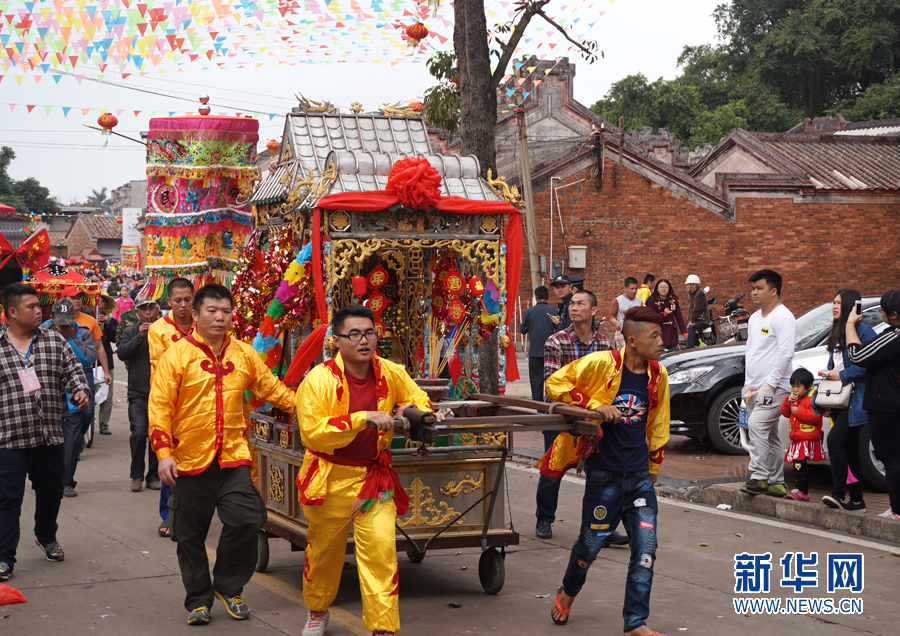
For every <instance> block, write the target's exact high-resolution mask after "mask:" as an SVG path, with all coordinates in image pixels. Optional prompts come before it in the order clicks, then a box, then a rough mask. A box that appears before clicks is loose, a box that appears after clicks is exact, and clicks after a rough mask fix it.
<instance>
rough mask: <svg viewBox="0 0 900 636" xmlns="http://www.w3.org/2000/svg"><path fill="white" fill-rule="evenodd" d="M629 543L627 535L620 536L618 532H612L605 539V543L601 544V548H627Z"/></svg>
mask: <svg viewBox="0 0 900 636" xmlns="http://www.w3.org/2000/svg"><path fill="white" fill-rule="evenodd" d="M629 543H630V540H629V538H628V535H627V534H620V533H618V532H613V533H612V534H611V535H609V536H608V537H606V541H604V542H603V547H604V548H608V547H609V546H611V545H614V546H616V547H621V546H627V545H628V544H629Z"/></svg>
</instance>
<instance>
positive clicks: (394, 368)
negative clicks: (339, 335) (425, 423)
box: [297, 354, 432, 504]
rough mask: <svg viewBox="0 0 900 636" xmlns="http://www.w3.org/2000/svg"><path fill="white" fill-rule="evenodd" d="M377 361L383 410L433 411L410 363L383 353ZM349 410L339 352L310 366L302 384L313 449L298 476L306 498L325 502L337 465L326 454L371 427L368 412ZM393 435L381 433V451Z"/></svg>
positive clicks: (301, 409) (302, 414)
mask: <svg viewBox="0 0 900 636" xmlns="http://www.w3.org/2000/svg"><path fill="white" fill-rule="evenodd" d="M372 365H373V366H374V367H375V396H376V398H377V400H378V410H379V411H384V412H385V413H388V414H391V415H392V414H393V412H394V409H395V408H397V407H398V406H410V405H413V406H415V407H416V408H418V409H420V410H422V411H431V410H432V407H431V400H429V399H428V395H426V393H425V392H424V391H423V390H422V389H420V388H419V387H418V385H417V384H416V383H415V382H413V380H412V378H410V377H409V374H408V373H407V372H406V369H405V368H403V367H402V366H401V365H399V364H395V363H393V362H390V361H389V360H384V359H382V358H379V357H378V356H375V357H374V358H373V359H372ZM349 410H350V391H349V389H348V387H347V379H346V378H345V377H344V361H343V360H342V359H341V356H340V354H338V355H337V357H335V358H334V359H332V360H327V361H325V362H323V363H322V364H320V365H318V366H317V367H315V368H314V369H313V370H312V371H310V372H309V374H308V375H307V376H306V379H305V380H303V383H302V384H301V385H300V387H299V388H298V389H297V422H298V425H299V428H300V438H301V439H302V440H303V443H304V444H305V445H306V447H307V449H309V450H311V451H313V452H312V453H306V456H305V457H304V458H303V467H302V468H301V469H300V474H299V475H298V477H297V487H298V489H299V491H300V492H299V494H300V500H301V501H302V502H303V503H307V504H320V503H322V501H324V499H325V495H326V494H327V492H328V476H329V473H330V472H331V467H332V466H333V465H334V464H333V463H332V462H330V461H328V460H327V459H326V458H324V457H322V455H321V454H327V455H330V454H332V453H333V452H334V451H335V450H336V449H338V448H343V447H345V446H348V445H349V444H350V443H351V442H352V441H353V440H354V438H355V437H356V434H357V433H359V432H360V431H362V430H364V429H365V428H366V426H367V424H366V414H365V413H364V412H362V411H360V412H357V413H349ZM393 439H394V431H393V430H391V431H387V432H379V434H378V453H379V454H380V453H381V452H382V451H383V450H385V449H387V448H388V447H390V445H391V440H393ZM375 459H376V458H375V457H373V458H372V461H373V462H374V461H375Z"/></svg>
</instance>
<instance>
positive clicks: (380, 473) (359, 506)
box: [306, 449, 409, 516]
mask: <svg viewBox="0 0 900 636" xmlns="http://www.w3.org/2000/svg"><path fill="white" fill-rule="evenodd" d="M306 452H307V453H312V455H313V456H314V457H318V458H320V459H324V460H325V461H329V462H333V463H335V464H338V465H340V466H365V467H366V479H365V481H364V482H363V486H362V489H361V490H360V491H359V496H358V497H357V499H356V503H354V504H353V510H354V511H357V510H358V511H361V512H366V511H367V510H368V509H369V508H370V507H371V506H372V505H373V504H374V503H375V502H376V501H381V502H382V503H385V502H387V501H389V500H390V499H391V498H393V500H394V505H395V506H397V514H398V515H399V516H403V515H405V514H406V511H407V510H409V495H408V494H406V491H405V490H404V489H403V486H401V485H400V477H399V476H398V475H397V471H395V470H394V467H393V466H391V451H390V450H388V449H385V450H383V451H381V452H380V453H379V454H378V457H377V458H373V459H368V460H357V459H349V458H347V457H338V456H336V455H329V454H328V453H317V452H316V451H313V450H310V449H307V450H306Z"/></svg>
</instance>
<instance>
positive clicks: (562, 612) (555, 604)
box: [550, 585, 572, 625]
mask: <svg viewBox="0 0 900 636" xmlns="http://www.w3.org/2000/svg"><path fill="white" fill-rule="evenodd" d="M562 593H563V586H562V585H560V586H559V589H558V590H556V599H555V600H554V601H553V607H555V608H556V611H557V612H559V615H560V616H562V617H563V619H562V620H561V619H558V618H556V617H555V616H554V615H553V612H550V618H552V619H553V622H554V623H556V624H557V625H565V624H566V623H568V622H569V612H571V611H572V607H571V606H570V607H569V609H565V610H564V609H563V608H562V607H560V606H559V597H560V595H561V594H562Z"/></svg>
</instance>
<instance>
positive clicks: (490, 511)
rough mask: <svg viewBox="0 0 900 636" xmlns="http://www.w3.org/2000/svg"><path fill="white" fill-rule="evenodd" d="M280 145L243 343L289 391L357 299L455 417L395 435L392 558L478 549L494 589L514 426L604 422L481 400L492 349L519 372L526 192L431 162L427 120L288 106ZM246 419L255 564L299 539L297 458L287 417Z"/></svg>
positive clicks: (453, 164)
mask: <svg viewBox="0 0 900 636" xmlns="http://www.w3.org/2000/svg"><path fill="white" fill-rule="evenodd" d="M269 148H270V150H272V151H275V150H278V162H279V164H278V167H277V169H275V170H273V171H272V174H271V175H270V176H269V177H268V178H267V179H266V180H265V181H263V183H262V184H261V185H260V186H259V188H257V190H256V192H255V193H254V195H253V197H251V203H252V204H253V214H254V218H255V221H256V223H257V227H258V228H259V229H258V230H257V234H256V235H255V236H254V238H253V240H252V241H251V242H250V244H249V247H248V249H247V250H246V251H245V253H244V254H243V255H242V257H241V263H242V265H243V267H244V272H243V273H240V274H238V276H237V277H236V279H235V285H234V289H233V290H234V292H235V297H236V298H237V299H238V307H237V312H236V316H237V318H236V326H235V330H236V332H237V335H238V337H243V338H246V339H248V340H249V339H250V338H253V345H254V348H255V349H256V350H257V351H258V352H259V354H260V356H261V357H262V358H263V359H264V360H265V361H266V363H267V365H268V366H269V367H270V368H272V369H273V372H275V373H277V374H279V375H282V376H283V377H284V380H285V382H286V383H287V384H288V385H290V386H296V385H297V384H299V383H300V381H301V380H302V377H303V376H304V374H305V373H306V371H307V370H308V369H309V368H310V367H311V366H312V365H313V364H314V363H316V362H321V360H322V359H323V357H331V356H333V355H334V353H335V352H334V351H333V350H332V349H331V346H330V344H328V343H329V342H330V340H331V339H330V338H328V336H330V335H331V332H330V326H329V325H330V323H331V319H332V317H333V316H334V313H335V312H336V311H337V310H338V309H340V308H341V307H345V306H347V305H350V304H354V303H361V304H364V305H366V306H368V307H369V308H370V309H372V311H373V312H374V314H375V323H376V324H375V326H376V330H377V332H378V336H379V340H378V349H379V354H380V355H381V356H382V357H383V358H387V359H390V360H392V361H394V362H397V363H399V364H402V365H404V366H405V367H406V369H407V370H408V372H409V373H410V375H411V376H412V377H413V378H414V379H415V380H416V382H417V383H418V384H419V385H420V386H421V387H422V388H423V389H424V390H426V392H427V393H429V396H430V397H431V398H432V401H433V403H434V407H435V409H442V410H445V411H446V412H452V414H453V416H454V417H453V418H452V419H450V420H448V421H445V422H444V423H442V424H439V425H432V426H424V425H422V426H420V425H413V426H412V427H407V428H403V427H401V428H398V429H397V431H396V432H395V436H394V443H393V446H392V451H393V464H394V467H395V469H396V470H397V473H398V474H399V476H400V480H401V483H402V485H403V487H404V488H405V489H406V491H407V493H408V494H409V498H410V508H409V510H408V512H407V513H406V514H405V515H403V516H401V517H399V518H398V520H397V549H398V551H403V552H406V553H407V555H408V556H409V558H410V559H411V560H412V561H415V562H418V561H421V560H422V559H423V558H424V556H425V554H426V553H427V552H428V551H429V550H433V549H458V548H463V547H478V548H481V550H482V556H481V560H480V562H479V575H480V579H481V583H482V586H483V587H484V589H485V590H486V591H488V592H490V593H497V592H499V591H500V589H501V588H502V586H503V579H504V566H503V556H504V554H505V548H506V547H507V546H510V545H516V544H518V542H519V536H518V534H517V533H516V532H515V529H514V527H513V524H512V521H511V519H510V518H509V514H508V510H507V507H506V505H505V504H504V500H505V497H504V494H505V472H504V471H505V463H506V461H507V459H508V458H509V455H510V449H511V437H510V436H511V434H512V432H513V430H522V429H523V427H537V430H547V429H556V430H572V429H573V427H578V426H580V427H585V426H587V427H590V426H594V425H593V424H588V423H586V422H583V421H579V420H577V419H576V418H575V416H574V415H571V414H570V415H562V414H559V413H556V414H549V413H540V412H538V411H537V410H535V409H534V408H532V407H534V406H535V405H534V404H532V403H529V404H527V405H523V404H518V403H517V404H515V405H509V404H501V403H499V402H498V400H504V399H505V398H499V397H498V398H494V397H492V398H487V397H485V396H478V397H477V398H476V397H473V395H472V394H474V393H475V390H476V389H475V387H476V386H478V382H479V378H478V372H479V369H480V368H483V369H486V368H491V366H492V365H490V364H485V363H486V362H487V361H488V358H486V357H485V356H490V358H491V359H493V366H492V371H491V373H492V374H493V373H497V374H498V375H499V380H500V385H501V390H502V388H503V387H504V386H505V384H506V379H507V376H509V377H510V379H512V380H514V379H517V378H518V370H517V367H516V361H515V352H514V347H513V346H512V343H511V342H510V337H509V334H508V330H507V329H508V325H509V323H510V321H511V319H512V313H511V308H512V307H513V306H514V305H515V300H516V298H517V287H518V281H519V274H520V271H521V263H522V227H521V220H520V214H519V210H518V208H516V207H515V206H514V205H512V204H511V203H510V201H509V200H506V198H505V197H504V196H503V195H504V194H509V195H511V196H515V195H516V193H514V192H513V191H511V190H510V188H508V187H507V186H506V184H504V183H502V182H498V181H492V182H487V181H485V180H483V179H481V178H480V177H479V168H478V164H477V161H476V160H475V159H474V158H460V157H456V156H436V155H431V153H430V150H429V147H428V142H427V136H426V134H425V127H424V122H423V121H422V120H421V119H412V118H409V119H407V118H396V117H394V118H391V117H383V116H368V115H358V116H357V115H338V114H335V115H328V114H323V113H309V112H294V113H292V114H291V115H290V116H289V117H288V124H287V128H286V131H285V137H284V141H283V142H282V143H281V144H280V145H279V144H278V142H270V145H269ZM398 155H399V156H400V157H403V156H405V158H398ZM258 299H264V300H258ZM269 299H271V301H269ZM498 351H499V355H498V353H497V352H498ZM479 358H481V360H480V359H479ZM251 406H254V407H257V408H259V407H261V406H263V405H260V404H255V403H252V402H251ZM545 406H546V405H545ZM541 408H543V407H541ZM260 410H261V409H260ZM251 420H252V424H253V427H252V428H253V431H254V438H253V440H252V443H253V445H254V446H255V448H256V450H257V475H258V484H259V488H260V491H261V492H262V494H263V497H264V499H265V502H266V505H267V506H268V510H269V521H268V523H267V524H266V526H265V529H264V532H263V534H262V536H261V538H260V559H259V563H258V569H259V570H260V571H262V570H264V569H265V568H266V566H267V562H268V539H269V538H271V537H281V538H284V539H287V540H288V541H290V542H291V544H292V546H293V548H294V549H297V550H300V549H303V548H304V547H305V545H306V528H307V524H306V520H305V519H304V517H303V511H302V507H301V505H300V503H299V499H298V492H297V487H296V481H297V477H298V475H299V471H300V467H301V465H302V462H303V456H304V448H303V444H302V439H301V437H300V434H299V432H298V429H297V423H296V420H295V419H294V418H289V417H288V416H287V415H286V414H280V415H277V416H273V415H271V414H269V415H266V414H260V413H254V414H253V415H252V416H251ZM398 426H399V425H398ZM423 426H424V428H423ZM348 515H349V511H348ZM352 550H353V539H352V534H351V538H350V539H349V540H348V552H352Z"/></svg>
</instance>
